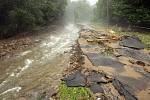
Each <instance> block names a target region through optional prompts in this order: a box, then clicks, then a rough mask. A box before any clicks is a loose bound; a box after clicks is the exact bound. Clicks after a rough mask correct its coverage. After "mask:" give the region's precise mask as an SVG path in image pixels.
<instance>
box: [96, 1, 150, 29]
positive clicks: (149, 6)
mask: <svg viewBox="0 0 150 100" xmlns="http://www.w3.org/2000/svg"><path fill="white" fill-rule="evenodd" d="M94 12H95V20H99V21H101V22H105V23H107V22H108V20H109V23H111V24H120V25H137V26H144V27H150V2H149V0H98V2H97V4H96V8H95V10H94Z"/></svg>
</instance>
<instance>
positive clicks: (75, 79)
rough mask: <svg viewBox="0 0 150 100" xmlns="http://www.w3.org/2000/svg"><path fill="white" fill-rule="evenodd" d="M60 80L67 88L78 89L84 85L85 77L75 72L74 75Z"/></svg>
mask: <svg viewBox="0 0 150 100" xmlns="http://www.w3.org/2000/svg"><path fill="white" fill-rule="evenodd" d="M62 80H63V81H66V85H67V86H69V87H79V86H85V85H86V80H85V76H84V75H83V74H82V73H81V72H80V71H76V72H75V73H73V74H71V75H69V76H68V77H66V78H64V79H62Z"/></svg>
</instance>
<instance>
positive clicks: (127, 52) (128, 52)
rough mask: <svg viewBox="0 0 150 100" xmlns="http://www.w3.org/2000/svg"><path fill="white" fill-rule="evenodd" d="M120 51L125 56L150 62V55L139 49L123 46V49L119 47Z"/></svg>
mask: <svg viewBox="0 0 150 100" xmlns="http://www.w3.org/2000/svg"><path fill="white" fill-rule="evenodd" d="M118 53H119V54H120V55H123V56H128V57H131V58H134V59H136V60H140V61H144V62H148V63H150V55H149V54H145V53H143V52H141V51H139V50H134V49H131V48H122V49H118Z"/></svg>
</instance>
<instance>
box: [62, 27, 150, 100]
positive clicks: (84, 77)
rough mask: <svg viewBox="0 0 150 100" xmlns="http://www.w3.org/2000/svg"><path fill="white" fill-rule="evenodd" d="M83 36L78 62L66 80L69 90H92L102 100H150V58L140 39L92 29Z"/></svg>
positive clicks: (74, 61)
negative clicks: (74, 88)
mask: <svg viewBox="0 0 150 100" xmlns="http://www.w3.org/2000/svg"><path fill="white" fill-rule="evenodd" d="M79 34H80V37H79V39H78V42H77V46H76V48H78V49H76V53H75V55H74V59H78V60H71V63H70V65H71V68H70V69H69V70H70V71H68V70H67V73H69V75H68V74H67V75H65V76H64V78H63V81H65V83H66V85H67V86H68V87H85V88H89V89H90V90H91V91H92V93H94V96H95V99H98V100H99V99H100V100H101V99H104V100H149V98H150V74H149V72H150V70H149V69H150V55H149V51H148V50H145V49H144V48H145V45H144V44H143V43H142V42H141V40H140V39H139V38H137V37H135V36H115V35H109V34H107V33H105V32H101V31H95V30H91V29H83V30H81V31H80V32H79ZM76 65H78V66H76ZM66 99H67V98H66ZM82 99H84V98H81V100H82ZM75 100H76V99H75Z"/></svg>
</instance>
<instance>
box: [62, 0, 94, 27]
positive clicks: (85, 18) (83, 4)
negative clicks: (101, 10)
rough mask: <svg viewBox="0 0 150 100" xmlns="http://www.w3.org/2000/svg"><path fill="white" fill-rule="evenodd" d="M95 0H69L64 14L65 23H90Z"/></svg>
mask: <svg viewBox="0 0 150 100" xmlns="http://www.w3.org/2000/svg"><path fill="white" fill-rule="evenodd" d="M96 2H97V0H70V1H68V5H67V7H66V11H65V14H64V22H65V23H74V24H77V23H90V22H91V21H92V20H93V18H94V12H93V10H94V5H95V4H96Z"/></svg>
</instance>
